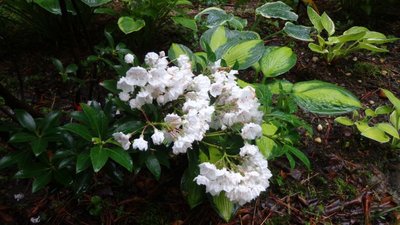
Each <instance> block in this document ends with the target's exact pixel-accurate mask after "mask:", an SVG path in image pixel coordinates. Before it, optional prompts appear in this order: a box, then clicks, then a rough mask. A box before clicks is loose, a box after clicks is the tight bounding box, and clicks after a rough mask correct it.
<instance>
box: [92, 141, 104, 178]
mask: <svg viewBox="0 0 400 225" xmlns="http://www.w3.org/2000/svg"><path fill="white" fill-rule="evenodd" d="M90 159H91V161H92V166H93V170H94V172H96V173H97V172H99V171H100V170H101V168H103V166H104V165H105V164H106V163H107V160H108V154H107V151H106V150H104V149H102V148H101V147H100V146H94V147H92V148H91V149H90Z"/></svg>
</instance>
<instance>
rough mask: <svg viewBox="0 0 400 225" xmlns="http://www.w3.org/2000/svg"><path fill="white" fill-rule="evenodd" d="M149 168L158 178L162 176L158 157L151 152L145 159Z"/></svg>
mask: <svg viewBox="0 0 400 225" xmlns="http://www.w3.org/2000/svg"><path fill="white" fill-rule="evenodd" d="M145 164H146V167H147V169H149V171H150V172H151V173H152V174H153V175H154V177H155V178H156V179H157V180H158V179H160V176H161V165H160V162H159V161H158V159H157V158H156V157H155V156H154V155H153V154H149V155H148V156H147V158H146V161H145Z"/></svg>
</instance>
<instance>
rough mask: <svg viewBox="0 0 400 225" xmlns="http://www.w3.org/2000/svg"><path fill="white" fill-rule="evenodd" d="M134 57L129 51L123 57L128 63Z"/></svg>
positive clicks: (131, 61)
mask: <svg viewBox="0 0 400 225" xmlns="http://www.w3.org/2000/svg"><path fill="white" fill-rule="evenodd" d="M134 59H135V56H134V55H132V54H130V53H128V54H126V55H125V57H124V60H125V62H126V63H128V64H131V63H133V60H134Z"/></svg>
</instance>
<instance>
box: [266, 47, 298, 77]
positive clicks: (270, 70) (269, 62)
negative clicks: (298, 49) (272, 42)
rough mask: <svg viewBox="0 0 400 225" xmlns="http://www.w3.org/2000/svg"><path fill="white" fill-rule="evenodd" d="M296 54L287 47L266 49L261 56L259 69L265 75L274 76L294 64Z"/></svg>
mask: <svg viewBox="0 0 400 225" xmlns="http://www.w3.org/2000/svg"><path fill="white" fill-rule="evenodd" d="M296 61H297V56H296V54H295V53H294V52H293V51H292V49H291V48H288V47H279V48H273V49H272V48H270V49H267V50H266V51H265V53H264V55H263V57H262V58H261V61H260V64H261V71H262V72H263V74H264V76H266V77H276V76H279V75H281V74H283V73H286V72H288V71H289V70H290V69H291V68H293V66H295V65H296Z"/></svg>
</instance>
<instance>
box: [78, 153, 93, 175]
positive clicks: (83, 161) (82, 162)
mask: <svg viewBox="0 0 400 225" xmlns="http://www.w3.org/2000/svg"><path fill="white" fill-rule="evenodd" d="M89 166H90V156H89V153H87V152H82V153H80V154H79V155H78V157H77V158H76V166H75V172H76V173H80V172H82V171H84V170H86V169H87V168H88V167H89Z"/></svg>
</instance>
